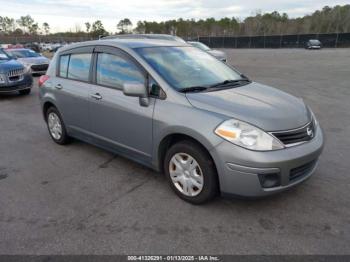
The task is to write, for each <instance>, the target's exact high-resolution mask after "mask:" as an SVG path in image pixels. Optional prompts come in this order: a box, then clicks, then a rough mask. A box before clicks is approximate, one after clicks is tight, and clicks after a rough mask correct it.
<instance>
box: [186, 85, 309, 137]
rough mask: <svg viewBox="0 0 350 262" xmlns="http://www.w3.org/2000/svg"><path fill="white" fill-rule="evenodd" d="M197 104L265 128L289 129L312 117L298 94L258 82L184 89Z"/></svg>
mask: <svg viewBox="0 0 350 262" xmlns="http://www.w3.org/2000/svg"><path fill="white" fill-rule="evenodd" d="M186 97H187V99H188V100H189V102H190V103H191V104H192V105H193V106H194V107H196V108H200V109H203V110H208V111H211V112H215V113H218V114H223V115H226V116H228V117H232V118H235V119H239V120H242V121H245V122H248V123H251V124H253V125H255V126H258V127H260V128H261V129H263V130H265V131H280V130H289V129H294V128H298V127H301V126H303V125H305V124H307V123H308V122H310V121H311V113H310V111H309V110H308V109H307V107H306V106H305V104H304V102H303V101H302V99H300V98H296V97H294V96H292V95H289V94H287V93H285V92H282V91H280V90H278V89H275V88H272V87H269V86H265V85H262V84H258V83H255V82H253V83H250V84H248V85H245V86H241V87H237V88H231V89H224V90H220V91H213V92H198V93H187V94H186Z"/></svg>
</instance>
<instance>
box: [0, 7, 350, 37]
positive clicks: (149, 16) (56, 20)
mask: <svg viewBox="0 0 350 262" xmlns="http://www.w3.org/2000/svg"><path fill="white" fill-rule="evenodd" d="M337 4H340V5H345V4H349V0H347V1H337V0H333V1H329V0H317V1H316V0H289V1H286V0H241V1H234V0H0V7H1V8H0V15H1V16H10V17H13V18H16V19H17V18H18V17H20V16H22V15H27V14H29V15H31V16H32V17H33V18H34V19H35V20H36V21H37V22H39V24H40V25H41V24H42V23H43V22H48V23H49V25H50V27H51V31H53V32H57V31H66V30H72V31H75V28H76V27H77V26H78V27H80V28H81V29H83V30H84V29H85V26H84V23H85V22H87V21H89V22H93V21H95V20H97V19H100V20H102V22H103V24H104V26H105V28H106V30H108V31H111V32H112V31H113V32H114V31H116V24H117V22H118V21H119V20H120V19H122V18H125V17H127V18H130V19H131V21H132V22H133V23H134V24H136V22H137V21H138V20H148V21H164V20H169V19H177V18H180V17H182V18H195V19H200V18H203V19H205V18H208V17H215V18H221V17H225V16H227V17H232V16H234V17H240V18H244V17H247V16H249V15H251V14H254V13H256V11H258V10H260V11H262V12H263V13H264V12H271V11H274V10H277V11H279V12H286V13H287V14H288V15H289V16H291V17H297V16H303V15H305V14H310V13H312V12H313V11H314V10H316V9H320V8H322V7H323V6H325V5H329V6H334V5H337Z"/></svg>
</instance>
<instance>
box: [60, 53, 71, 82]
mask: <svg viewBox="0 0 350 262" xmlns="http://www.w3.org/2000/svg"><path fill="white" fill-rule="evenodd" d="M68 62H69V55H63V56H61V57H60V70H59V73H58V75H59V76H60V77H67V71H68Z"/></svg>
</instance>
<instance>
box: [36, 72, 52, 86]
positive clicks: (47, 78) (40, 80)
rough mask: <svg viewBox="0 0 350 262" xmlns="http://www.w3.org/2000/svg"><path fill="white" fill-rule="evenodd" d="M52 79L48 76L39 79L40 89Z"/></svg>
mask: <svg viewBox="0 0 350 262" xmlns="http://www.w3.org/2000/svg"><path fill="white" fill-rule="evenodd" d="M49 79H50V77H49V76H48V75H42V76H41V77H40V78H39V83H38V85H39V87H41V86H42V85H43V84H44V83H45V82H46V81H47V80H49Z"/></svg>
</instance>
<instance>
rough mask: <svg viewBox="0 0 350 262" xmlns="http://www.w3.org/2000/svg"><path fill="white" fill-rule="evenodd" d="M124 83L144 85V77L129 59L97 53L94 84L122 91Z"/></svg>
mask: <svg viewBox="0 0 350 262" xmlns="http://www.w3.org/2000/svg"><path fill="white" fill-rule="evenodd" d="M125 82H139V83H142V84H145V76H144V74H143V72H142V71H141V70H140V68H139V67H138V66H137V65H136V64H135V63H134V62H132V61H130V60H129V59H126V58H124V57H122V56H117V55H112V54H107V53H98V54H97V66H96V83H97V84H98V85H102V86H107V87H111V88H116V89H122V88H123V84H124V83H125Z"/></svg>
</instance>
